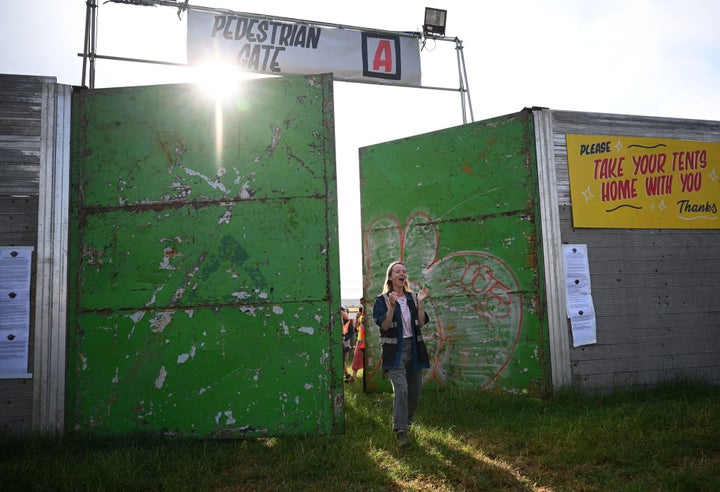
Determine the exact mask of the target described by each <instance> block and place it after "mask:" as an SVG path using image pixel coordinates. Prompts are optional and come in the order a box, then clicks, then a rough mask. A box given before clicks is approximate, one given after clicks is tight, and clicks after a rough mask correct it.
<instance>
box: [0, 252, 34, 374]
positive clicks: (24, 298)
mask: <svg viewBox="0 0 720 492" xmlns="http://www.w3.org/2000/svg"><path fill="white" fill-rule="evenodd" d="M32 253H33V247H32V246H0V374H25V373H27V367H28V343H29V339H30V269H31V267H32Z"/></svg>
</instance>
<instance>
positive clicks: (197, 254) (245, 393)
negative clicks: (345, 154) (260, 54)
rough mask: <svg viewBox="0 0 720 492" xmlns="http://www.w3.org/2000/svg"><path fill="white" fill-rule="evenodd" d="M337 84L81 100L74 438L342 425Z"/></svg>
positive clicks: (72, 347)
mask: <svg viewBox="0 0 720 492" xmlns="http://www.w3.org/2000/svg"><path fill="white" fill-rule="evenodd" d="M333 124H334V122H333V113H332V79H331V77H330V76H308V77H285V78H276V79H264V80H254V81H249V82H247V83H245V84H243V86H242V87H241V93H240V94H237V95H235V96H233V97H232V98H230V99H228V100H226V101H223V102H221V101H219V100H215V99H213V98H211V97H208V96H205V95H203V94H202V93H200V92H199V91H198V89H197V88H196V87H195V86H191V85H169V86H152V87H135V88H120V89H108V90H94V91H89V90H79V91H78V92H77V93H76V94H75V95H74V98H73V140H72V143H73V146H72V177H71V181H72V182H71V187H72V204H71V214H72V215H71V217H72V224H71V249H70V267H71V275H70V291H71V296H70V299H71V301H70V306H69V321H70V322H69V330H68V331H69V350H68V369H69V370H68V386H67V389H68V395H67V402H68V411H67V425H68V429H79V430H89V431H92V432H100V433H126V432H133V431H138V430H140V431H148V432H157V433H169V434H174V435H182V436H190V435H193V436H198V437H208V436H212V437H225V436H228V437H233V436H268V435H290V434H318V433H319V434H326V433H333V432H339V431H342V429H343V400H342V397H343V389H342V375H343V372H342V361H341V353H342V349H341V347H340V346H339V344H338V343H337V342H339V340H335V338H338V337H333V327H334V326H336V325H337V321H336V319H335V317H336V316H337V311H338V306H339V305H340V286H339V279H340V275H339V260H338V258H339V255H338V240H337V236H338V234H337V204H336V181H335V178H336V176H335V160H334V133H333Z"/></svg>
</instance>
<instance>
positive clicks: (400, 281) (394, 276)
mask: <svg viewBox="0 0 720 492" xmlns="http://www.w3.org/2000/svg"><path fill="white" fill-rule="evenodd" d="M406 278H407V269H406V268H405V265H403V264H402V263H398V264H397V265H393V267H392V269H391V270H390V281H391V282H392V286H393V288H394V289H397V290H401V289H402V288H403V287H404V286H405V279H406Z"/></svg>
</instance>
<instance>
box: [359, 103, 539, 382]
mask: <svg viewBox="0 0 720 492" xmlns="http://www.w3.org/2000/svg"><path fill="white" fill-rule="evenodd" d="M360 176H361V197H362V198H361V201H362V207H361V210H362V228H363V234H364V244H363V261H364V263H363V277H364V299H365V300H366V305H365V309H366V310H367V313H368V316H366V318H367V319H368V320H372V316H371V314H372V305H373V302H374V300H375V298H376V296H377V295H378V294H380V292H381V291H382V287H383V282H384V280H385V273H386V269H387V266H388V265H389V264H390V263H391V262H392V261H396V260H402V261H403V262H404V263H405V266H406V267H407V269H408V276H409V279H410V285H411V288H413V289H414V290H418V289H419V288H421V287H422V286H423V285H425V286H427V287H428V288H429V290H430V299H429V302H426V311H427V312H428V313H429V315H430V316H431V319H432V321H431V324H430V325H428V326H426V327H425V328H424V330H423V331H424V338H425V340H426V343H427V344H428V349H429V352H430V354H431V359H432V360H431V368H430V369H429V370H426V371H425V376H424V378H425V379H424V380H425V384H426V385H427V384H434V385H439V386H442V387H455V388H462V389H480V388H487V389H504V390H508V391H517V392H527V393H531V394H543V393H545V392H546V390H547V388H546V386H547V384H548V381H549V370H550V369H549V364H548V363H547V362H548V361H547V360H546V359H547V322H546V320H545V317H544V312H543V309H544V308H543V306H544V305H545V301H544V299H545V293H544V280H543V268H542V265H540V264H539V262H540V261H541V258H542V254H540V253H541V249H540V248H541V245H540V243H539V239H538V238H539V237H540V233H539V231H540V217H539V204H538V187H537V169H536V165H535V149H534V136H533V125H532V117H531V114H530V112H529V111H523V112H521V113H518V114H514V115H509V116H506V117H501V118H495V119H492V120H487V121H483V122H478V123H473V124H470V125H463V126H459V127H455V128H450V129H447V130H442V131H438V132H434V133H429V134H425V135H419V136H414V137H410V138H406V139H403V140H398V141H393V142H388V143H384V144H379V145H375V146H370V147H366V148H363V149H361V152H360ZM428 305H429V306H430V307H429V308H428V307H427V306H428ZM367 326H368V335H367V340H368V342H367V346H368V348H367V350H366V354H367V355H366V357H367V365H366V374H365V377H366V387H367V388H368V389H369V390H370V391H374V390H375V391H385V390H387V389H389V383H388V381H387V379H385V378H383V377H382V370H381V369H380V360H379V359H380V347H379V337H378V334H379V328H378V327H377V325H376V324H375V323H374V322H372V321H368V324H367Z"/></svg>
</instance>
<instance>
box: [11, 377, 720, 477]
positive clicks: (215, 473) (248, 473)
mask: <svg viewBox="0 0 720 492" xmlns="http://www.w3.org/2000/svg"><path fill="white" fill-rule="evenodd" d="M346 388H347V391H346V432H345V434H343V435H337V436H307V437H285V438H268V439H248V440H233V441H211V440H207V441H206V440H197V439H195V440H178V439H164V438H160V437H152V436H126V437H122V438H118V437H113V438H102V437H93V436H88V435H77V434H70V435H67V436H65V437H60V436H35V435H33V436H8V435H5V436H0V489H1V490H33V491H36V490H39V491H42V490H72V491H83V490H88V491H110V490H113V491H114V490H143V491H145V490H164V491H175V490H287V491H295V490H311V491H312V490H317V491H326V490H341V491H356V490H357V491H361V490H362V491H373V490H378V491H385V490H427V491H446V490H447V491H463V490H468V491H475V490H547V491H550V490H552V491H565V490H568V491H593V490H612V491H617V490H625V491H648V490H652V491H675V490H677V491H687V490H691V491H705V490H707V491H716V490H720V388H717V387H712V386H707V385H703V384H694V383H689V382H684V383H676V384H668V385H662V386H659V387H656V388H651V389H643V390H632V391H623V392H619V393H615V394H612V395H604V396H603V395H585V394H581V393H578V392H565V393H561V394H557V395H555V396H554V397H553V398H551V399H548V400H540V399H536V398H530V397H527V396H518V395H510V394H495V393H489V392H481V393H467V392H456V391H446V392H440V391H435V390H428V389H426V390H425V391H424V393H423V396H422V400H421V403H420V410H419V412H418V416H417V423H416V424H415V425H414V428H413V430H412V431H411V441H412V443H413V446H412V447H411V448H410V449H409V450H404V451H401V450H399V449H397V446H396V442H395V436H394V435H393V434H392V432H391V431H390V415H391V408H392V400H391V396H390V395H388V394H363V393H362V392H361V390H360V384H358V383H354V384H350V385H346Z"/></svg>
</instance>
